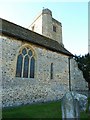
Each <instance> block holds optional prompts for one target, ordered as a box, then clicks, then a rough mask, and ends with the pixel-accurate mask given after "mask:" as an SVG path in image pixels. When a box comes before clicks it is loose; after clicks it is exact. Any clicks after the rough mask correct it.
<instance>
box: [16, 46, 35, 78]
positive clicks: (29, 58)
mask: <svg viewBox="0 0 90 120" xmlns="http://www.w3.org/2000/svg"><path fill="white" fill-rule="evenodd" d="M34 74H35V58H34V53H33V51H32V50H31V49H29V48H27V47H25V48H23V49H22V50H21V51H20V54H19V55H18V57H17V67H16V77H24V78H34Z"/></svg>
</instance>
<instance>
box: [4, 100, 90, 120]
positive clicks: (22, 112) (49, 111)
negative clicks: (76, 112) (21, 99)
mask: <svg viewBox="0 0 90 120" xmlns="http://www.w3.org/2000/svg"><path fill="white" fill-rule="evenodd" d="M2 118H3V120H4V119H5V118H9V119H10V118H15V120H17V118H52V119H54V118H59V119H61V118H62V113H61V102H60V101H57V102H50V103H38V104H33V105H25V106H19V107H14V108H8V109H3V111H2ZM81 118H83V119H88V120H89V118H90V115H89V114H88V112H82V113H81ZM54 120H55V119H54Z"/></svg>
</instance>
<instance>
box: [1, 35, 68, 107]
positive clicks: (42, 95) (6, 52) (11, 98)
mask: <svg viewBox="0 0 90 120" xmlns="http://www.w3.org/2000/svg"><path fill="white" fill-rule="evenodd" d="M6 46H7V47H6ZM22 46H30V47H32V48H33V50H34V52H35V55H36V56H35V57H36V61H35V62H36V64H35V78H34V79H32V78H30V79H29V78H17V77H15V73H16V62H17V55H18V52H19V50H20V48H21V47H22ZM2 51H3V56H2V62H3V67H2V71H3V73H2V74H3V81H2V83H3V106H12V105H18V104H25V103H32V102H34V101H35V102H37V101H50V100H55V99H60V98H61V97H62V95H63V94H64V93H65V91H67V90H68V57H67V56H64V55H60V54H57V53H56V52H52V51H49V50H46V49H44V48H38V46H35V45H33V44H30V43H29V44H28V43H27V42H22V41H17V40H15V39H13V38H9V37H3V38H2ZM59 61H60V62H59ZM51 63H53V65H54V71H53V73H54V75H53V76H54V79H50V64H51ZM62 63H63V64H62ZM63 73H64V74H63ZM60 90H61V91H60Z"/></svg>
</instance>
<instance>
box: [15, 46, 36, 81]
mask: <svg viewBox="0 0 90 120" xmlns="http://www.w3.org/2000/svg"><path fill="white" fill-rule="evenodd" d="M24 48H28V49H29V50H31V51H32V54H33V55H32V56H31V57H30V58H29V61H30V59H31V58H32V57H34V59H35V65H34V78H35V71H36V55H35V52H34V50H33V49H32V47H31V46H29V45H23V46H22V47H21V48H20V49H19V52H18V54H17V59H18V56H19V55H20V54H22V50H23V49H24ZM24 58H25V56H24ZM17 59H16V61H17ZM22 66H23V68H22V75H21V77H18V76H16V75H15V76H16V77H17V78H24V77H23V70H24V62H23V64H22ZM16 69H17V62H16ZM29 71H30V70H29ZM29 71H28V72H29ZM29 78H30V77H29V75H28V77H27V78H26V77H25V79H29ZM34 78H32V79H34ZM30 79H31V78H30Z"/></svg>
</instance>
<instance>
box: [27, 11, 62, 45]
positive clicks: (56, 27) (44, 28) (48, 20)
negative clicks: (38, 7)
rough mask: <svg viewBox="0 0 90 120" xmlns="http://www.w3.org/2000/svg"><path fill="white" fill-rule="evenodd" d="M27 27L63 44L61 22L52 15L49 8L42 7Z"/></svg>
mask: <svg viewBox="0 0 90 120" xmlns="http://www.w3.org/2000/svg"><path fill="white" fill-rule="evenodd" d="M29 29H30V30H32V31H34V32H37V33H39V34H41V35H44V36H46V37H49V38H51V39H53V40H55V41H57V42H58V43H59V44H61V45H63V42H62V24H61V23H60V22H59V21H57V20H56V19H54V18H53V17H52V12H51V11H50V10H49V9H43V10H42V12H41V13H40V14H39V15H38V16H37V17H36V18H35V20H34V21H33V23H32V24H31V25H30V26H29Z"/></svg>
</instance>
